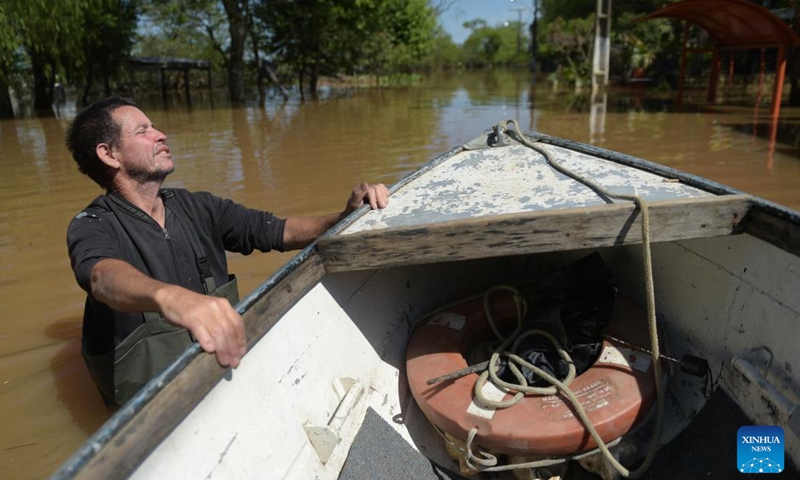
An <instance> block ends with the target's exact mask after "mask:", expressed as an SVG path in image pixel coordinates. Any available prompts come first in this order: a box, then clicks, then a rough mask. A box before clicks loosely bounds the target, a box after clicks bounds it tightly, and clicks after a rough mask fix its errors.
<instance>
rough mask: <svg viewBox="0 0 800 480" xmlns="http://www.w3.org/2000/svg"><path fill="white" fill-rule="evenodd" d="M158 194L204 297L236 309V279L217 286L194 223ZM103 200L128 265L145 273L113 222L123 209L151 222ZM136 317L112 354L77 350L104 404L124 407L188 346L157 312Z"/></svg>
mask: <svg viewBox="0 0 800 480" xmlns="http://www.w3.org/2000/svg"><path fill="white" fill-rule="evenodd" d="M164 192H165V193H164V204H165V206H168V207H169V209H170V211H172V212H173V213H174V215H175V219H176V220H177V221H178V223H179V224H180V225H181V226H182V227H183V231H184V232H185V233H186V237H187V239H188V240H189V244H190V245H191V248H192V251H193V253H194V258H195V266H196V268H197V272H198V274H199V275H200V277H199V278H200V279H202V283H203V290H204V291H205V294H206V295H211V296H215V297H221V298H226V299H227V300H228V301H229V302H230V304H231V306H234V305H236V304H237V303H238V302H239V291H238V286H237V281H236V276H235V275H228V282H227V283H225V284H223V285H220V286H219V287H217V284H216V281H215V280H214V275H213V274H212V272H211V267H210V265H209V263H208V257H207V256H206V255H205V251H204V250H203V247H202V245H201V243H200V238H199V237H198V235H197V230H196V229H195V227H194V224H193V223H192V221H191V220H190V219H189V217H188V216H187V215H186V212H185V211H184V210H183V208H182V207H181V206H180V205H179V203H178V202H177V201H172V202H169V199H171V198H172V196H173V195H172V193H171V192H170V191H169V190H165V191H164ZM108 198H109V199H110V200H111V201H109V202H108V205H109V207H110V208H109V209H110V210H111V211H112V212H113V213H114V217H115V218H116V219H117V223H118V224H119V225H120V226H121V227H122V230H124V231H125V233H126V235H124V237H125V239H126V240H125V243H126V245H125V247H126V248H127V249H128V251H129V253H130V254H131V259H132V263H133V265H134V266H135V267H136V268H137V269H138V270H140V271H141V272H143V273H145V274H149V273H148V269H147V267H146V266H145V263H144V260H143V259H142V255H141V253H140V252H139V250H138V248H137V246H136V245H135V244H134V243H133V240H132V237H131V236H130V234H128V230H127V228H126V226H125V223H124V222H122V221H120V220H119V219H120V218H122V217H121V215H126V213H124V212H122V210H124V211H125V212H127V214H132V215H134V216H136V217H139V218H141V219H143V220H145V221H148V222H152V221H153V220H152V219H151V218H149V217H148V216H147V215H146V214H145V213H143V212H142V211H140V210H138V209H136V208H135V207H133V206H131V205H129V204H128V203H127V202H125V201H123V200H121V199H119V198H117V197H116V195H114V194H110V195H109V196H108ZM97 208H102V207H97ZM142 317H143V321H142V324H141V325H139V326H138V327H137V328H136V329H135V330H134V331H133V332H131V333H130V335H128V336H127V337H125V338H124V339H123V340H122V341H121V342H119V343H118V344H117V345H116V346H115V347H114V350H113V351H110V352H108V353H106V354H102V355H89V354H87V353H86V351H85V350H84V351H83V357H84V361H85V362H86V365H87V367H88V368H89V372H90V373H91V375H92V378H93V379H94V381H95V383H96V384H97V386H98V388H99V390H100V392H101V394H102V395H103V400H104V401H105V402H106V403H115V404H117V405H122V404H124V403H125V402H127V401H128V400H129V399H130V398H131V397H132V396H133V395H135V394H136V392H138V391H139V390H140V389H141V388H142V387H143V386H144V385H145V384H146V383H147V382H149V381H150V379H152V378H153V377H155V376H156V375H158V374H159V373H161V371H162V370H164V368H166V367H167V366H168V365H169V364H170V363H171V362H172V361H173V360H175V358H176V357H177V356H178V355H180V354H181V353H182V352H183V351H184V350H186V348H187V347H188V346H189V345H191V343H192V342H193V341H194V339H193V338H192V336H191V334H190V333H189V331H188V330H187V329H185V328H183V327H179V326H177V325H175V324H173V323H170V322H168V321H167V319H166V318H164V317H163V316H162V315H161V314H160V313H157V312H144V313H142Z"/></svg>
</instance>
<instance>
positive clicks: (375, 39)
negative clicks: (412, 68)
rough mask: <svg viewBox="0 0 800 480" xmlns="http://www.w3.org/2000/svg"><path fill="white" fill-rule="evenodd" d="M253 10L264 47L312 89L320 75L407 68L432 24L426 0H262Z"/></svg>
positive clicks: (424, 47)
mask: <svg viewBox="0 0 800 480" xmlns="http://www.w3.org/2000/svg"><path fill="white" fill-rule="evenodd" d="M254 14H255V16H256V18H257V20H258V22H259V24H260V26H261V28H260V30H261V32H262V34H263V40H264V46H265V48H266V50H267V53H268V54H269V55H271V56H272V57H273V58H275V59H276V60H277V61H279V62H280V63H281V64H282V65H283V66H284V67H285V68H286V69H288V71H289V72H290V74H291V75H292V76H293V77H294V78H295V79H296V80H297V82H298V84H299V85H300V88H301V91H302V90H303V89H305V88H308V90H309V92H310V93H311V94H312V95H314V94H315V93H316V91H317V87H318V82H319V79H320V78H321V77H322V76H337V75H341V74H347V73H361V72H365V73H372V74H375V75H380V74H382V73H385V72H386V71H402V70H404V69H408V67H409V65H410V63H411V62H412V61H414V60H418V59H420V58H422V57H423V56H424V55H425V54H426V53H427V51H428V49H429V48H430V45H431V42H432V39H433V34H434V31H435V28H436V21H435V16H434V13H433V11H432V10H431V9H430V8H429V7H428V5H427V2H426V0H297V1H293V2H286V1H269V0H262V1H260V2H257V3H256V6H255V8H254Z"/></svg>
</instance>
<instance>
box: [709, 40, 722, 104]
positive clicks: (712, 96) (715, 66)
mask: <svg viewBox="0 0 800 480" xmlns="http://www.w3.org/2000/svg"><path fill="white" fill-rule="evenodd" d="M721 63H722V60H721V59H720V58H719V50H717V49H716V48H715V49H714V57H713V59H712V60H711V73H710V74H709V76H708V97H707V100H708V103H714V102H715V101H716V100H717V85H718V84H719V70H720V64H721Z"/></svg>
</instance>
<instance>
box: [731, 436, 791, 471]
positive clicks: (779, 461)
mask: <svg viewBox="0 0 800 480" xmlns="http://www.w3.org/2000/svg"><path fill="white" fill-rule="evenodd" d="M736 437H737V443H738V449H737V453H736V461H737V465H736V467H737V470H739V471H740V472H741V473H781V472H782V471H783V468H784V465H783V428H781V427H762V426H752V427H741V428H739V431H738V432H737V434H736Z"/></svg>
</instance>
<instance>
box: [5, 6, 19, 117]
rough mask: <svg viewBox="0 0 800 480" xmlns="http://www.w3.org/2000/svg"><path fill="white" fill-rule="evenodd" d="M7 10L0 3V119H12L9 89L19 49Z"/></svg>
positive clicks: (12, 110)
mask: <svg viewBox="0 0 800 480" xmlns="http://www.w3.org/2000/svg"><path fill="white" fill-rule="evenodd" d="M7 9H8V7H7V6H6V5H4V4H2V3H0V118H14V109H13V107H12V105H11V93H10V92H9V87H10V86H11V85H10V84H11V82H10V77H11V73H12V70H13V68H14V65H15V64H16V63H17V62H16V60H17V56H18V53H17V52H18V51H19V47H20V45H19V42H18V41H17V37H16V35H14V28H13V24H12V22H11V16H10V15H9V12H8V10H7Z"/></svg>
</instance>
